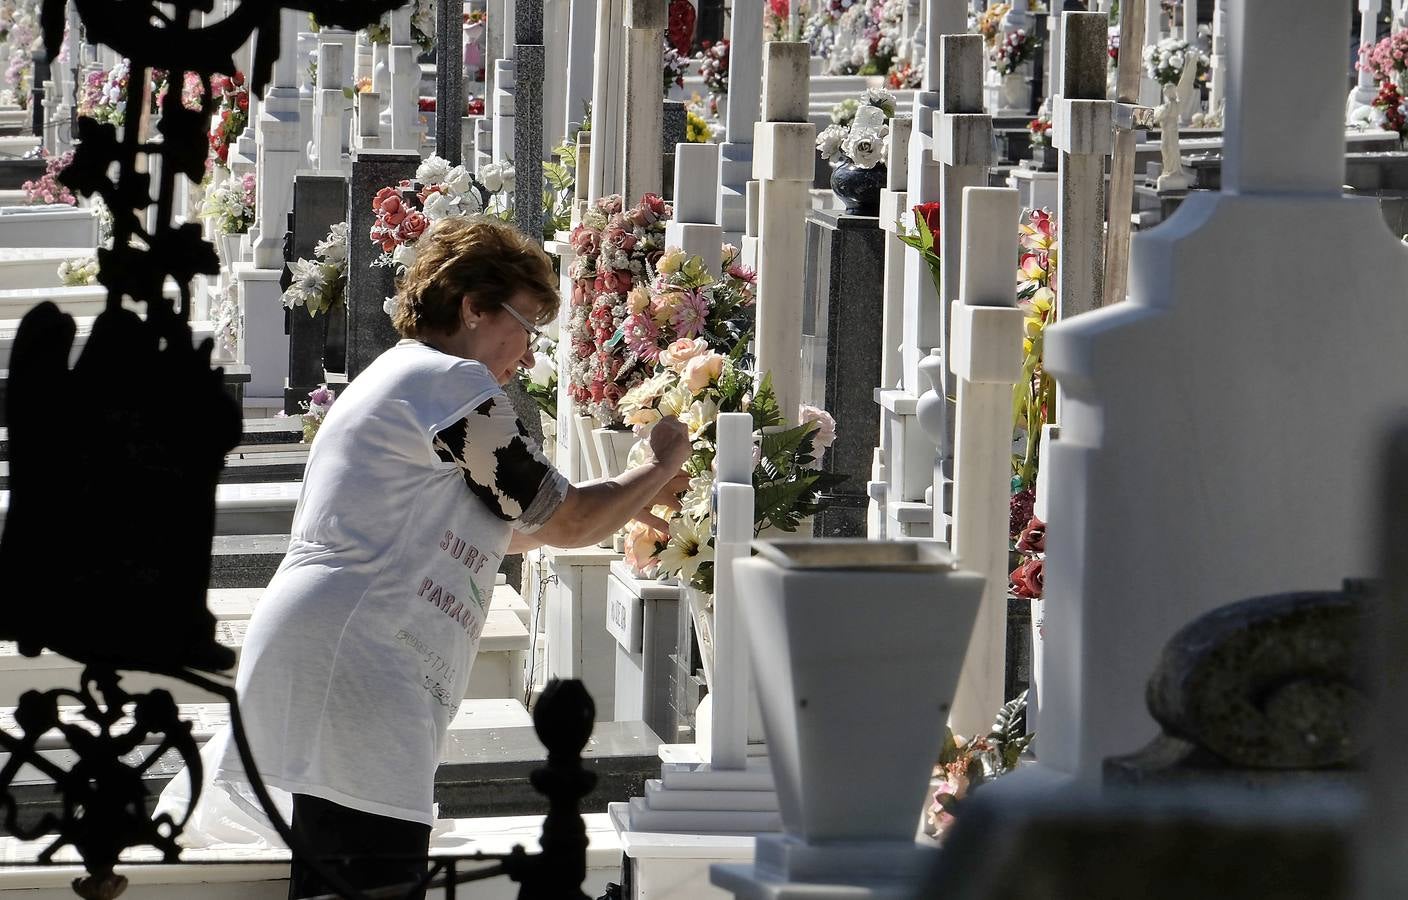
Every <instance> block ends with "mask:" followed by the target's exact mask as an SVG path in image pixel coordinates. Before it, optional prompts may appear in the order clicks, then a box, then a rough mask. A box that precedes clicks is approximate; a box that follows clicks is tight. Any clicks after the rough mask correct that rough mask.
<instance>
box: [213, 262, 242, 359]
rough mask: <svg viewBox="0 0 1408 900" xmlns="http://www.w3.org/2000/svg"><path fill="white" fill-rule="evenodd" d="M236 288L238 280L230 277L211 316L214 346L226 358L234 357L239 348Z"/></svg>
mask: <svg viewBox="0 0 1408 900" xmlns="http://www.w3.org/2000/svg"><path fill="white" fill-rule="evenodd" d="M237 289H238V282H236V281H235V279H233V278H231V279H230V284H229V286H228V287H227V288H226V289H225V291H224V294H223V295H222V296H221V298H220V302H219V303H218V304H216V306H215V310H214V314H213V315H212V316H211V319H213V325H214V329H215V346H216V349H218V350H220V351H221V353H222V354H223V355H224V356H225V358H227V359H234V358H235V353H236V351H237V350H238V349H239V343H240V306H239V302H238V301H237V300H236V299H235V292H236V290H237Z"/></svg>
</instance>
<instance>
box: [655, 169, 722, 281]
mask: <svg viewBox="0 0 1408 900" xmlns="http://www.w3.org/2000/svg"><path fill="white" fill-rule="evenodd" d="M718 177H719V145H718V144H679V145H677V146H676V147H675V200H674V206H675V216H674V218H673V219H671V220H670V222H669V223H668V224H666V226H665V246H667V247H679V248H680V249H681V250H683V251H684V252H685V253H687V254H688V255H690V256H698V257H700V258H701V259H702V260H703V261H704V268H705V270H706V271H708V272H711V273H714V274H721V273H720V271H719V270H720V266H721V264H722V263H721V256H722V247H723V237H724V230H723V228H722V227H721V226H720V225H719V223H718V221H717V219H716V218H715V216H717V215H718V208H717V207H716V206H715V205H714V203H715V198H716V197H717V196H718V193H719V182H718Z"/></svg>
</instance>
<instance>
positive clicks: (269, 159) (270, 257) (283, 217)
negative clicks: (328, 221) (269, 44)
mask: <svg viewBox="0 0 1408 900" xmlns="http://www.w3.org/2000/svg"><path fill="white" fill-rule="evenodd" d="M280 16H281V17H282V22H281V26H282V28H281V31H280V41H279V59H278V61H277V62H276V63H275V64H274V73H273V79H272V82H271V83H270V86H269V91H268V93H267V94H265V96H264V103H263V104H262V105H261V107H260V111H259V122H258V130H257V131H256V135H257V141H256V146H257V151H258V152H257V162H256V166H255V171H256V173H257V177H258V185H257V188H256V191H255V214H254V225H253V226H251V227H250V229H249V233H250V235H251V237H250V247H251V248H252V249H253V251H254V265H255V266H256V267H257V268H260V269H282V268H283V258H284V248H283V242H284V231H285V230H286V229H285V224H286V223H287V221H288V214H289V211H290V210H291V209H293V174H294V172H296V171H298V167H299V165H300V163H301V161H302V157H303V146H302V145H301V144H300V142H299V127H298V53H297V44H298V30H297V29H298V23H299V20H300V19H302V18H303V14H302V13H299V12H296V11H294V10H285V11H283V12H282V13H280ZM251 108H253V104H251Z"/></svg>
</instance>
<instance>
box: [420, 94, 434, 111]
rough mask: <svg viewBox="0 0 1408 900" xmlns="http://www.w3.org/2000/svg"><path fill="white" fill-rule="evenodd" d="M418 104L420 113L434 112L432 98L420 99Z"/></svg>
mask: <svg viewBox="0 0 1408 900" xmlns="http://www.w3.org/2000/svg"><path fill="white" fill-rule="evenodd" d="M419 102H420V111H421V112H435V98H434V97H421V98H420V101H419Z"/></svg>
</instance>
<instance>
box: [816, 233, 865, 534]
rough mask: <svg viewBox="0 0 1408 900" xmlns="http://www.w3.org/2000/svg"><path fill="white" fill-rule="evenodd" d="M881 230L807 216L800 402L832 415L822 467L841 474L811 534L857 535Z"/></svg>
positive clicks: (860, 519)
mask: <svg viewBox="0 0 1408 900" xmlns="http://www.w3.org/2000/svg"><path fill="white" fill-rule="evenodd" d="M884 247H885V232H883V231H881V230H880V227H879V220H878V219H876V218H874V217H871V216H848V215H845V214H844V213H840V212H838V211H835V210H813V211H812V212H811V213H809V214H808V215H807V281H806V299H805V305H804V306H803V310H802V402H803V403H809V404H811V405H813V406H819V407H822V408H823V409H825V410H827V411H828V412H830V413H831V415H832V416H834V417H835V419H836V434H837V437H836V443H835V444H833V445H832V446H831V448H830V449H829V450H828V451H827V452H826V456H825V458H824V460H823V467H824V468H825V469H826V470H827V471H828V472H836V473H839V474H842V475H845V476H847V479H848V480H847V481H846V483H845V484H842V485H840V486H839V487H838V488H837V489H836V491H835V492H834V493H831V494H828V495H826V496H825V498H824V500H823V504H824V508H823V509H822V511H821V513H819V514H818V515H817V517H816V534H817V536H818V537H856V536H860V535H863V534H865V506H866V493H865V483H866V480H867V478H868V477H869V472H870V462H871V450H872V449H873V448H874V446H875V436H876V435H877V434H878V433H879V431H880V410H879V408H878V407H877V406H876V405H875V398H874V394H875V386H876V385H878V384H879V383H880V355H881V354H880V350H881V331H882V327H883V324H884V322H883V316H882V315H881V311H882V309H883V306H884Z"/></svg>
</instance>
